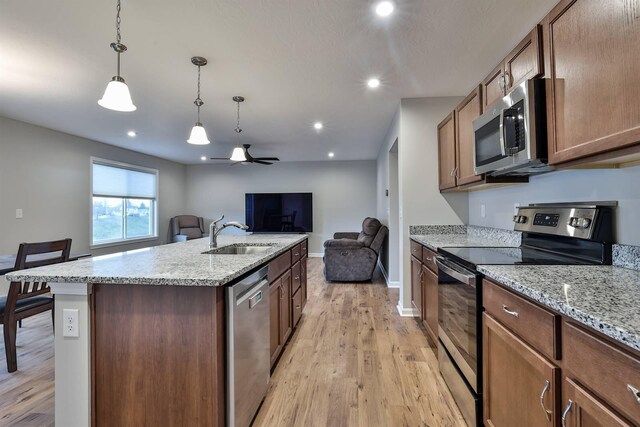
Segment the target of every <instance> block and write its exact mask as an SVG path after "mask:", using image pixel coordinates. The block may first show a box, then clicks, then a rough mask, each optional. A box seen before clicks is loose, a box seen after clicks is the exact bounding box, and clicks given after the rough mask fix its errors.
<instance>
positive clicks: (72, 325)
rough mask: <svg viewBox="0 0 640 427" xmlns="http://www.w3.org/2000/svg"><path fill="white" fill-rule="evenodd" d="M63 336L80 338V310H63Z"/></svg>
mask: <svg viewBox="0 0 640 427" xmlns="http://www.w3.org/2000/svg"><path fill="white" fill-rule="evenodd" d="M62 336H63V337H71V338H78V336H79V335H78V310H77V309H69V308H65V309H63V310H62Z"/></svg>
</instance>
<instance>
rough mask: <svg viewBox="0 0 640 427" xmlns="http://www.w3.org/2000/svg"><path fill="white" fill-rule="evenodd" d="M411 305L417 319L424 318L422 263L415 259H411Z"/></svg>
mask: <svg viewBox="0 0 640 427" xmlns="http://www.w3.org/2000/svg"><path fill="white" fill-rule="evenodd" d="M411 305H412V306H413V308H414V309H415V310H416V312H417V314H416V317H422V263H421V262H420V260H418V259H417V258H415V257H411Z"/></svg>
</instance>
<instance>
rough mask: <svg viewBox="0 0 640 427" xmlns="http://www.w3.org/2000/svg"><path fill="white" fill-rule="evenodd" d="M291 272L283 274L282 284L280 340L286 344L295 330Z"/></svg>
mask: <svg viewBox="0 0 640 427" xmlns="http://www.w3.org/2000/svg"><path fill="white" fill-rule="evenodd" d="M291 284H292V281H291V272H290V271H289V272H287V273H285V274H284V276H282V283H281V284H280V340H281V341H282V344H283V345H284V344H285V343H286V342H287V340H288V339H289V336H290V335H291V331H292V330H293V313H292V312H291V305H292V304H291Z"/></svg>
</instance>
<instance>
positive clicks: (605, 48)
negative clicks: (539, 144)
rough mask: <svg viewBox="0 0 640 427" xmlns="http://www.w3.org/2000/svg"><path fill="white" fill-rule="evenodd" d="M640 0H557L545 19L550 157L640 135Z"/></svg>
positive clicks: (618, 144)
mask: <svg viewBox="0 0 640 427" xmlns="http://www.w3.org/2000/svg"><path fill="white" fill-rule="evenodd" d="M639 10H640V4H639V3H638V0H628V1H601V0H563V1H561V2H560V4H558V6H556V7H555V8H554V9H553V11H552V12H551V13H550V14H549V15H548V16H547V17H546V18H545V19H544V21H543V22H542V24H543V43H544V47H545V71H546V77H547V78H549V87H548V92H547V96H548V99H547V126H548V132H547V133H548V135H547V136H548V141H549V160H550V163H552V164H557V163H562V162H567V161H571V160H575V159H578V158H582V157H586V156H589V155H593V154H598V153H604V152H607V151H611V150H614V149H619V148H623V147H630V146H632V145H635V144H638V142H639V141H640V103H638V99H640V72H639V70H640V55H639V54H638V46H640V12H639Z"/></svg>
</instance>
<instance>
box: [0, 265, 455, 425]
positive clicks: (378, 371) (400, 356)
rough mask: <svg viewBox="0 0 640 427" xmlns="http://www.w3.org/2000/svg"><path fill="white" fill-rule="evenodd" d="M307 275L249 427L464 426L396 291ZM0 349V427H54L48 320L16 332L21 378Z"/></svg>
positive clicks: (316, 272)
mask: <svg viewBox="0 0 640 427" xmlns="http://www.w3.org/2000/svg"><path fill="white" fill-rule="evenodd" d="M308 273H309V280H308V284H309V302H308V304H307V306H306V308H305V311H304V314H303V316H302V320H301V321H300V324H299V325H298V328H297V330H296V332H295V334H294V335H293V336H292V338H291V340H290V342H289V345H288V347H287V348H286V350H285V352H284V353H283V354H282V357H281V358H280V361H279V363H278V366H277V367H276V370H275V371H274V373H273V376H272V378H271V386H270V388H269V392H268V393H267V397H266V399H265V401H264V403H263V405H262V408H261V409H260V412H259V413H258V415H257V417H256V420H255V422H254V426H260V427H262V426H269V427H275V426H277V427H287V426H305V427H307V426H322V427H325V426H331V427H336V426H367V427H375V426H385V427H387V426H411V427H414V426H415V427H417V426H430V427H445V426H460V427H465V426H466V424H465V423H464V420H463V418H462V416H461V414H460V412H459V410H458V408H457V406H456V405H455V403H454V401H453V399H452V397H451V395H450V393H449V391H448V389H447V387H446V385H445V384H444V382H443V380H442V377H441V376H440V373H439V372H438V364H437V359H436V356H435V354H434V350H433V349H432V348H431V347H430V345H429V342H428V341H427V338H426V335H425V332H424V330H423V329H422V328H421V326H420V325H419V324H418V323H417V322H416V321H414V320H413V319H410V318H401V317H400V316H399V315H398V312H397V309H396V304H397V301H398V290H394V289H391V290H389V289H387V288H386V286H385V285H384V284H383V281H382V279H376V280H375V281H374V283H373V284H357V285H356V284H329V283H326V282H324V280H323V276H322V261H321V259H318V258H313V259H310V260H309V268H308ZM0 346H1V348H0V353H1V355H0V425H1V426H4V425H11V426H46V425H53V397H54V383H53V365H54V360H53V334H52V332H51V317H50V315H48V314H46V313H45V314H42V315H38V316H35V317H33V318H30V319H27V320H26V321H25V322H24V327H23V328H22V329H20V330H19V331H18V372H15V373H13V374H9V373H7V370H6V360H5V356H4V344H3V342H2V340H1V339H0Z"/></svg>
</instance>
